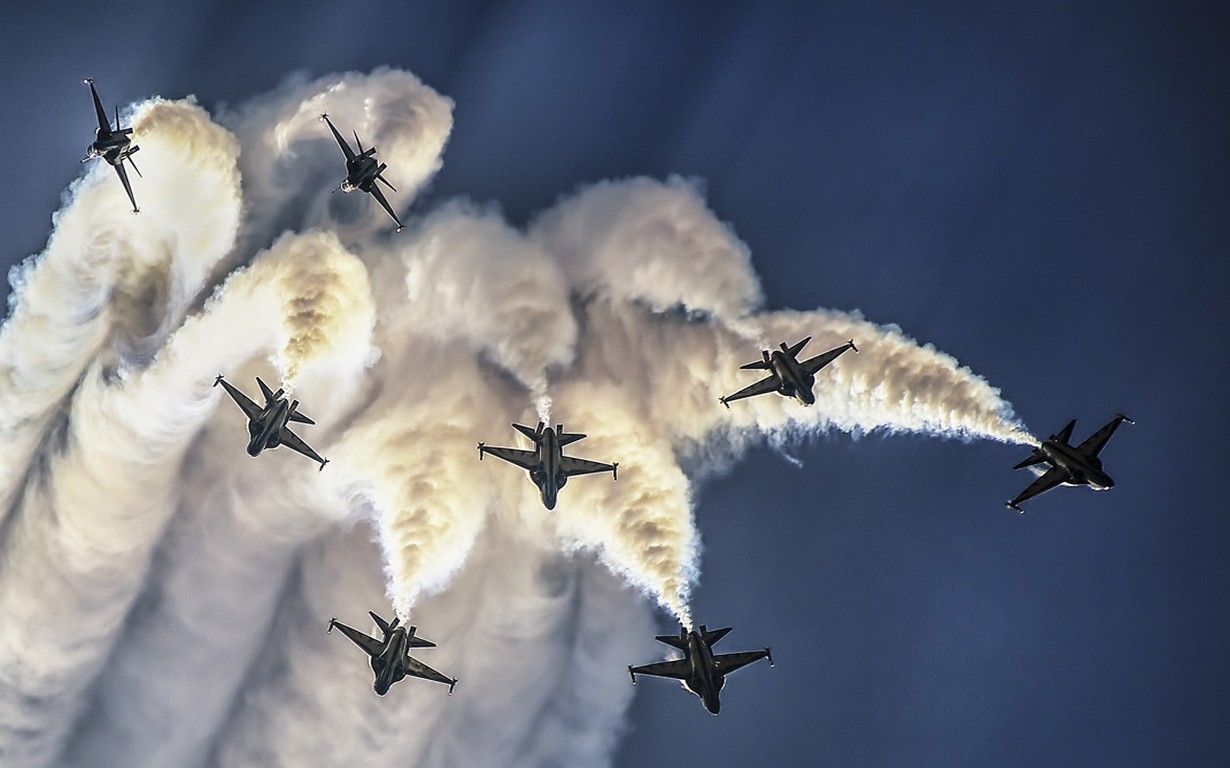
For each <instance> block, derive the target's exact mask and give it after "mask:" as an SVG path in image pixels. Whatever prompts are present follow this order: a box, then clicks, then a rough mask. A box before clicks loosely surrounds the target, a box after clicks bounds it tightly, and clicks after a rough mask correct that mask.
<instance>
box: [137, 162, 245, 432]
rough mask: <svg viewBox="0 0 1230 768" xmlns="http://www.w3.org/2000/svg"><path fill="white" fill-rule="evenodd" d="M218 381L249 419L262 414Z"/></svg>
mask: <svg viewBox="0 0 1230 768" xmlns="http://www.w3.org/2000/svg"><path fill="white" fill-rule="evenodd" d="M121 178H122V177H121ZM217 383H218V384H221V385H222V388H223V389H225V390H226V393H227V394H228V395H230V396H231V399H232V400H234V401H235V403H236V405H238V406H239V407H240V409H241V410H243V412H244V414H246V415H247V417H248V418H249V419H255V418H256V417H257V416H259V415H260V412H261V411H262V410H263V409H262V408H261V407H260V406H259V405H257V404H256V403H254V402H252V401H251V400H249V399H248V396H247V395H245V394H244V393H242V392H240V391H239V390H238V389H235V388H234V387H232V386H231V384H230V382H228V381H227V380H226V379H224V378H222V377H221V376H219V377H218V381H217Z"/></svg>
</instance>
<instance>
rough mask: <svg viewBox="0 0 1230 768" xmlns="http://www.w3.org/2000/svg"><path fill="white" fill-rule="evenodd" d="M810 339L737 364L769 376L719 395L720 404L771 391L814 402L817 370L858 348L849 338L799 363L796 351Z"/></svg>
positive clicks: (763, 353)
mask: <svg viewBox="0 0 1230 768" xmlns="http://www.w3.org/2000/svg"><path fill="white" fill-rule="evenodd" d="M809 341H811V337H810V336H808V337H807V338H805V339H803V340H802V341H800V342H799V343H798V344H795V345H794V346H793V347H787V346H786V342H784V341H783V342H782V343H781V350H780V351H779V350H773V352H772V353H770V352H769V350H767V349H765V350H761V355H763V356H764V359H763V360H757V361H756V362H754V363H748V364H747V365H743V366H740V368H742V369H744V370H762V371H769V375H768V376H766V377H765V378H763V379H761V380H760V381H758V382H756V383H755V384H752V385H751V386H749V387H744V388H743V389H741V390H739V391H738V392H736V393H734V394H733V395H727V396H726V397H721V398H718V400H719V401H721V403H722V405H724V406H726V407H727V408H729V407H730V402H731V401H732V400H742V399H743V398H745V397H753V396H755V395H765V394H768V393H770V392H777V393H778V394H780V395H785V396H786V397H793V398H794V399H795V400H798V401H799V402H800V403H801V404H803V405H813V404H814V403H815V402H816V396H815V394H813V393H812V391H811V387H812V385H813V384H815V383H816V371H818V370H820V369H821V368H823V367H824V366H826V365H828V364H829V363H831V362H833V361H834V360H836V359H837V358H838V357H839V356H840V355H841V354H842V353H843V352H845V351H846V350H847V349H853V350H854V351H855V352H858V347H856V346H854V340H853V339H851V340H850V341H847V342H846V343H845V344H842V345H841V346H840V347H835V348H833V349H830V350H829V351H828V352H824V353H822V354H819V355H816V356H815V357H813V358H811V359H810V360H804V361H803V362H801V363H800V362H799V360H798V358H799V353H800V352H802V351H803V347H805V346H807V342H809Z"/></svg>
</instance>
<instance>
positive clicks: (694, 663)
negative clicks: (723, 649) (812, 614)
mask: <svg viewBox="0 0 1230 768" xmlns="http://www.w3.org/2000/svg"><path fill="white" fill-rule="evenodd" d="M729 631H730V627H724V628H722V629H714V630H709V629H707V628H706V627H705V625H704V624H701V625H700V631H699V632H698V631H696V630H692V631H691V632H689V631H688V630H687V629H685V628H683V627H680V629H679V635H678V636H675V635H658V636H657V637H656V638H655V639H656V640H657V641H658V642H660V643H666V644H667V645H669V646H671V647H672V648H678V649H679V650H681V651H683V658H682V659H675V660H673V661H659V662H657V663H655V664H644V665H642V666H639V667H633V666H629V667H628V674H629V675H631V676H632V683H633V684H634V685H635V684H636V676H637V675H653V676H655V677H670V678H674V679H675V680H681V681H683V684H684V685H685V686H687V688H688V690H690V691H692V693H694V694H696V695H697V696H699V697H700V700H701V701H703V702H704V703H705V709H707V710H709V712H711V713H712V714H715V715H716V714H717V713H718V710H720V709H721V708H722V703H721V702H720V701H719V700H718V693H719V692H720V691H721V690H722V686H724V685H725V684H726V676H727V675H729V674H730V673H731V672H734V671H735V670H736V669H739V668H741V667H746V666H747V665H748V664H751V663H752V662H754V661H760V660H761V659H768V660H769V666H770V667H771V666H773V653H772V651H771V650H770V649H768V648H762V649H761V650H759V651H745V652H743V653H723V654H717V655H714V653H713V646H715V645H717V642H718V641H719V640H721V639H722V638H723V637H725V636H726V633H727V632H729Z"/></svg>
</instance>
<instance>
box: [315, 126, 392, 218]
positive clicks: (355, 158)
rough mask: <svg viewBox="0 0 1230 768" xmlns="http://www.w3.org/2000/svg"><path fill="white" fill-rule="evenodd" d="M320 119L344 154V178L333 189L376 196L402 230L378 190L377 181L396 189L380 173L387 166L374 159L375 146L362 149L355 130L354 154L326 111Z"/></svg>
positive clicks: (382, 194) (387, 202)
mask: <svg viewBox="0 0 1230 768" xmlns="http://www.w3.org/2000/svg"><path fill="white" fill-rule="evenodd" d="M320 119H321V120H324V121H325V122H326V123H328V124H329V130H331V131H333V137H334V138H335V139H337V144H338V146H339V147H341V148H342V154H344V155H345V156H346V178H345V179H343V180H342V183H341V184H338V185H337V187H336V188H335V189H334V190H333V191H334V192H336V191H337V190H339V189H340V190H342V191H343V192H347V193H349V192H354V191H355V190H356V189H357V190H360V191H363V192H367V193H369V194H370V195H371V196H372V197H374V198H376V202H378V203H380V206H381V207H382V208H384V210H385V211H386V212H387V213H388V214H389V216H391V217H393V221H395V222H397V231H398V232H400V231H402V229H403V225H402V223H401V219H399V218H397V214H396V213H393V208H392V206H390V205H389V201H388V200H386V199H385V198H384V193H383V192H381V191H380V187H379V185H377V184H376V182H378V181H379V182H381V183H383V184H384V185H385V186H386V187H388V188H389V189H391V190H393V191H394V192H396V191H397V188H396V187H394V186H393V185H392V184H390V183H389V182H388V181H387V180H386V179H385V178H384V177H383V176H381V175H380V174H381V173H383V172H384V169H385V168H388V165H386V164H385V163H381V162H379V161H378V160H376V148H375V147H369V148H368V149H364V148H363V142H362V141H360V140H359V132H358V131H355V134H354V143H355V144H356V145H358V147H359V154H357V155H356V154H355V153H354V150H353V149H351V148H350V144H348V143H347V142H346V140H345V139H343V138H342V134H340V133H338V132H337V129H336V128H334V127H333V121H331V120H330V119H329V114H328V113H327V112H326V113H322V114H321V116H320Z"/></svg>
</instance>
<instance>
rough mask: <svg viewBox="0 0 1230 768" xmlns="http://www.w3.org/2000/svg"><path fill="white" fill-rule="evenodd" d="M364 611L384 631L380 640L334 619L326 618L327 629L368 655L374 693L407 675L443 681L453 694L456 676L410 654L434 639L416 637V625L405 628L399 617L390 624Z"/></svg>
mask: <svg viewBox="0 0 1230 768" xmlns="http://www.w3.org/2000/svg"><path fill="white" fill-rule="evenodd" d="M368 614H369V615H370V616H371V617H372V619H373V620H375V622H376V626H378V627H380V631H381V632H382V633H383V634H384V639H383V640H377V639H376V638H374V637H370V636H368V635H365V634H363V633H362V632H360V631H359V630H357V629H355V628H354V627H348V626H346V625H345V624H343V623H341V622H340V621H338V620H337V619H329V631H330V632H332V631H333V628H334V627H337V628H338V629H339V630H341V632H342V634H343V635H345V636H346V637H348V638H350V640H351V641H352V642H353V643H354V644H355V645H357V646H359V647H360V648H362V649H363V650H364V651H365V652H366V653H367V655H368V656H370V657H371V664H372V672H373V673H374V674H375V675H376V681H375V682H374V683H373V684H372V688H373V689H374V690H375V691H376V693H377V694H379V695H380V696H383V695H385V694H386V693H388V692H389V688H391V687H392V686H393V684H394V683H398V682H401V681H402V680H404V679H405V678H407V677H418V678H422V679H423V680H432V681H434V682H437V683H443V684H445V685H447V686H448V694H449V695H450V696H452V695H453V688H455V687H456V686H457V678H455V677H448V676H446V675H443V674H441V673H440V672H437V671H436V670H434V669H432V668H431V667H429V666H427V665H426V664H424V663H423V662H421V661H419V660H418V659H415V658H412V657H411V656H410V649H411V648H435V647H436V644H435V643H433V642H431V641H430V640H424V639H423V638H421V637H417V636H416V634H415V633H416V632H418V627H415V626H413V625H411V627H410V628H409V629H406V628H405V627H402V626H399V624H400V622H401V619H397V618H394V619H393V622H392V623H391V624H390V623H389V622H387V621H385V620H384V619H382V618H380V617H379V616H377V615H376V614H375V613H374V612H372V611H368Z"/></svg>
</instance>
